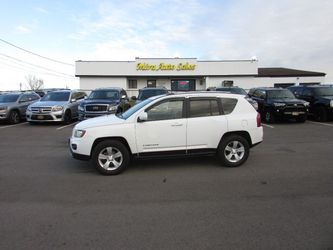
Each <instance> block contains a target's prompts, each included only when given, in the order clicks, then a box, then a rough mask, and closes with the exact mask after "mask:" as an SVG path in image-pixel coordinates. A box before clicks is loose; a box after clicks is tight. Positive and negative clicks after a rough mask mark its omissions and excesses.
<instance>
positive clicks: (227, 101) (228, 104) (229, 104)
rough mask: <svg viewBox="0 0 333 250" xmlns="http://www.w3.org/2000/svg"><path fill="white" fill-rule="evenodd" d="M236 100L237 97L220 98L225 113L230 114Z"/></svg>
mask: <svg viewBox="0 0 333 250" xmlns="http://www.w3.org/2000/svg"><path fill="white" fill-rule="evenodd" d="M237 101H238V100H237V99H233V98H221V102H222V109H223V112H224V114H225V115H227V114H230V113H231V112H232V111H234V109H235V107H236V104H237Z"/></svg>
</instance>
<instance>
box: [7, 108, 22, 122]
mask: <svg viewBox="0 0 333 250" xmlns="http://www.w3.org/2000/svg"><path fill="white" fill-rule="evenodd" d="M20 121H21V118H20V114H19V112H18V111H16V110H13V111H11V112H10V114H9V123H10V124H17V123H19V122H20Z"/></svg>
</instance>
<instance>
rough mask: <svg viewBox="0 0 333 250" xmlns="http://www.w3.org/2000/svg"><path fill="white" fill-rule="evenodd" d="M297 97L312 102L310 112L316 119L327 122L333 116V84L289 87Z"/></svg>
mask: <svg viewBox="0 0 333 250" xmlns="http://www.w3.org/2000/svg"><path fill="white" fill-rule="evenodd" d="M288 89H290V90H291V91H292V92H293V93H294V94H295V96H296V97H297V98H299V99H302V100H305V101H307V102H309V103H310V107H309V113H310V114H311V115H313V116H314V118H315V120H317V121H320V122H325V121H327V120H328V119H330V118H332V116H333V86H330V85H327V86H325V85H314V86H292V87H289V88H288Z"/></svg>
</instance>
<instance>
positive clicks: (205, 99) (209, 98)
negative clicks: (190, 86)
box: [185, 96, 224, 119]
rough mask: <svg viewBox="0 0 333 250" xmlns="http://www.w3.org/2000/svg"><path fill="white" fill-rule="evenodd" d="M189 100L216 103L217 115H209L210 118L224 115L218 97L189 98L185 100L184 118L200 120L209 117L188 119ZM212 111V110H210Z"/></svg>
mask: <svg viewBox="0 0 333 250" xmlns="http://www.w3.org/2000/svg"><path fill="white" fill-rule="evenodd" d="M191 100H198V101H207V100H209V101H217V105H218V108H219V115H211V116H220V115H224V112H223V108H222V102H221V98H218V97H201V96H200V97H190V98H186V103H185V105H186V118H191V119H192V118H202V117H209V116H201V117H190V101H191ZM211 111H212V110H211Z"/></svg>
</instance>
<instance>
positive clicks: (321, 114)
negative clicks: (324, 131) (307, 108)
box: [314, 107, 327, 122]
mask: <svg viewBox="0 0 333 250" xmlns="http://www.w3.org/2000/svg"><path fill="white" fill-rule="evenodd" d="M314 116H315V120H316V121H317V122H326V121H327V111H326V109H325V108H324V107H317V108H316V109H315V114H314Z"/></svg>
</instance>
